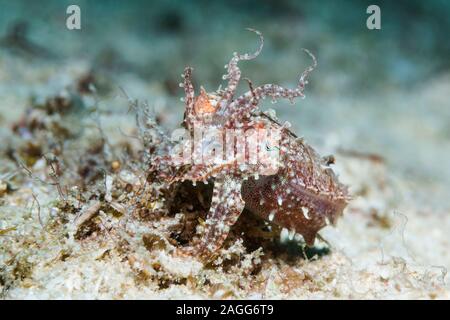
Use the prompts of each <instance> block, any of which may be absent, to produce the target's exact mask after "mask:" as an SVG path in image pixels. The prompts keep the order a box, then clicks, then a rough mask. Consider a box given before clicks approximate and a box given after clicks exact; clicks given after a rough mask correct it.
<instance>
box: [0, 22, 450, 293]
mask: <svg viewBox="0 0 450 320" xmlns="http://www.w3.org/2000/svg"><path fill="white" fill-rule="evenodd" d="M0 22H1V21H0ZM2 27H3V25H2ZM119 29H120V28H119ZM218 29H219V30H221V31H223V32H224V35H223V37H224V38H225V37H228V36H230V34H232V32H231V31H230V33H226V30H225V29H224V30H222V29H221V28H220V27H218ZM267 29H269V30H272V31H269V30H267V32H265V31H266V30H264V29H263V28H262V30H261V31H263V32H264V33H265V35H266V48H265V49H264V50H266V51H263V54H262V55H261V57H259V58H258V59H259V60H255V61H253V62H245V63H243V68H242V70H243V73H244V76H246V75H248V76H249V77H250V78H252V80H253V81H254V82H255V83H258V84H259V83H265V82H267V83H270V82H272V81H273V82H274V83H281V84H283V85H285V86H293V85H294V83H295V81H296V79H297V77H298V73H299V72H298V71H297V69H298V70H302V69H304V68H305V67H306V65H307V64H308V63H309V60H308V57H307V56H303V55H302V54H300V53H299V50H298V48H297V47H296V48H294V49H295V50H294V49H292V47H291V46H288V45H287V44H282V43H281V44H280V43H278V47H276V46H275V42H276V41H275V40H274V39H275V38H276V36H280V35H281V34H283V35H284V34H288V35H289V36H292V37H293V38H294V37H295V39H302V41H303V39H304V42H305V45H312V46H314V48H312V49H314V50H313V51H314V52H315V53H316V55H317V56H318V59H319V68H318V70H317V72H315V73H314V74H313V75H312V76H311V79H310V82H311V83H310V86H309V87H308V88H307V90H306V96H307V97H306V99H304V100H299V101H297V103H296V104H295V105H294V106H291V105H290V104H289V103H286V102H282V101H280V102H279V103H278V104H276V105H272V104H270V102H268V103H267V104H265V105H264V108H265V109H267V108H273V109H276V111H277V115H278V117H279V118H280V119H281V120H289V121H290V122H291V124H292V130H293V131H294V132H296V133H297V134H298V135H299V136H304V137H305V139H306V141H308V142H309V143H310V144H311V145H312V146H313V147H314V148H315V149H316V150H317V151H319V153H320V154H322V155H327V154H334V155H335V156H336V164H335V165H334V170H335V171H336V172H337V173H338V174H339V177H340V180H341V181H342V182H343V183H345V184H347V185H349V186H350V191H351V193H352V195H353V196H354V199H353V200H352V201H351V202H350V203H349V205H348V207H347V208H346V210H345V211H344V215H343V217H342V218H341V219H340V220H339V222H338V224H337V226H335V227H331V226H330V227H326V228H325V229H323V230H322V231H321V232H320V234H321V236H322V237H323V238H324V239H326V241H327V242H328V244H325V243H324V242H322V241H319V240H318V241H317V242H316V246H317V248H318V249H320V248H322V247H329V248H330V251H329V253H328V254H324V255H317V256H315V257H312V258H311V259H309V260H307V259H304V258H303V256H302V254H301V250H300V249H299V248H297V251H295V250H294V252H293V251H292V250H290V251H289V253H284V254H281V255H275V254H273V252H269V251H265V250H264V249H256V250H254V251H250V252H249V251H247V249H246V248H245V247H244V245H243V242H242V239H240V238H239V236H235V237H234V238H233V239H231V240H230V242H229V243H228V247H227V248H226V249H224V250H223V251H221V254H220V257H219V258H218V259H222V260H221V261H218V262H217V267H214V266H212V267H211V266H206V267H205V266H203V265H202V264H201V263H200V262H199V261H197V260H195V259H194V258H192V259H184V258H173V257H172V255H171V254H170V253H171V249H173V245H172V244H171V243H168V242H167V239H166V238H167V230H168V229H169V228H170V226H171V225H172V224H176V223H178V222H179V221H180V220H182V214H181V213H180V214H178V215H176V216H175V217H171V218H167V219H165V218H163V219H161V220H160V221H158V220H157V221H153V222H151V223H141V222H139V221H137V220H132V219H128V220H127V221H126V222H124V217H117V216H114V215H111V214H110V213H109V212H103V211H102V210H100V211H99V213H98V217H97V218H96V219H97V220H96V221H100V222H99V224H101V225H102V226H105V227H104V230H103V232H100V233H99V234H98V235H97V236H96V235H95V234H94V235H93V236H91V237H89V238H86V239H83V240H77V239H76V238H75V237H74V229H73V225H74V223H75V216H74V215H73V214H67V221H66V222H65V224H64V225H62V226H58V228H59V229H51V228H44V227H43V226H50V225H51V224H52V221H53V220H54V219H55V218H56V217H57V216H61V215H64V214H65V213H64V212H61V209H60V208H59V207H58V201H59V195H58V192H57V190H56V189H55V187H54V186H51V185H48V184H43V183H41V182H39V181H37V179H35V178H36V177H39V178H41V179H48V175H46V174H45V172H47V169H48V168H46V165H45V161H43V160H38V161H37V162H36V163H34V165H33V166H32V167H31V168H30V170H31V171H32V172H33V175H34V178H30V177H29V176H28V175H27V174H26V172H24V171H23V170H21V169H20V168H18V167H17V166H16V164H15V163H14V162H13V161H11V159H10V158H8V150H9V149H10V148H11V147H12V148H14V146H16V145H19V144H21V143H23V140H21V139H22V138H20V137H19V136H17V135H15V134H13V132H12V130H11V127H12V124H13V123H15V122H17V121H18V120H19V119H20V118H21V117H22V116H23V114H24V112H25V110H26V109H27V107H29V106H30V100H31V97H36V98H37V99H38V100H39V99H41V100H45V98H46V97H50V96H54V95H56V94H59V93H61V92H64V90H72V89H73V86H74V83H76V82H77V80H78V79H79V78H80V77H82V76H83V75H85V74H86V73H87V72H89V70H90V69H91V67H97V66H96V65H95V62H93V61H92V59H85V58H84V57H81V58H79V59H72V58H71V59H68V60H65V61H64V62H62V61H61V60H59V61H52V60H35V59H29V58H27V57H23V56H19V55H14V54H10V53H6V51H3V50H2V51H1V54H0V298H1V299H196V298H201V299H209V298H214V299H236V298H238V299H242V298H248V299H449V298H450V284H449V279H448V275H447V269H448V268H449V267H450V236H449V235H450V203H449V201H448V199H449V195H450V193H449V191H450V190H449V186H450V166H449V165H448V159H449V158H450V104H449V100H448V95H449V92H450V73H448V71H445V72H440V73H436V74H435V75H428V76H427V78H426V81H423V82H421V83H417V82H414V85H412V86H411V87H408V86H401V85H396V84H395V81H392V82H391V81H385V80H386V79H384V78H377V77H376V76H375V75H374V76H373V84H372V83H370V82H369V84H367V83H365V90H362V89H361V88H359V87H357V84H356V83H355V81H352V80H351V79H352V76H353V74H343V73H342V72H340V71H339V68H338V67H335V68H334V69H333V67H332V65H333V63H335V64H336V61H334V62H332V60H333V59H335V58H336V56H338V54H336V56H334V55H333V52H334V51H335V47H333V46H334V45H335V43H334V42H332V41H328V40H327V38H326V37H325V38H320V39H316V38H314V36H312V35H308V33H307V32H306V31H303V29H302V28H300V29H298V30H301V31H299V34H297V33H296V32H297V31H292V30H293V29H291V28H290V27H289V23H286V24H282V25H281V26H280V27H279V29H275V28H274V29H270V28H267ZM37 30H38V31H36V32H35V33H34V38H35V39H39V36H42V37H45V35H44V34H40V33H39V32H44V31H42V30H45V28H44V29H37ZM39 30H40V31H39ZM120 30H121V29H120ZM120 30H118V31H117V32H118V33H117V34H116V33H114V34H113V33H111V34H109V36H108V37H109V38H107V40H108V41H111V43H113V42H114V40H115V38H116V37H117V38H120V37H122V38H123V39H126V40H123V41H119V42H117V43H116V44H115V45H116V49H118V50H119V51H121V50H122V51H121V52H125V53H124V56H127V54H126V52H127V50H128V51H129V52H134V53H140V54H141V55H139V54H135V55H134V56H132V58H131V57H130V55H128V59H125V60H126V61H125V62H124V61H122V62H123V65H122V66H121V69H120V70H119V71H118V72H117V73H115V72H109V70H107V71H105V70H100V71H99V73H98V78H100V79H101V81H103V82H105V83H107V84H108V86H109V87H110V91H108V92H107V93H106V94H104V95H100V97H99V103H98V109H99V113H100V123H101V128H102V130H103V133H104V135H105V136H106V137H107V139H108V140H109V143H110V144H111V146H113V147H117V148H120V146H121V145H124V144H125V143H128V144H131V145H133V148H134V150H135V151H136V150H138V149H139V147H140V146H139V144H137V143H136V142H135V139H134V138H133V136H135V135H137V130H136V124H135V119H134V114H133V113H132V112H128V111H129V110H128V109H129V108H128V104H127V101H126V99H124V95H123V92H122V90H121V89H119V87H120V88H122V89H123V90H124V91H125V92H126V93H127V94H128V95H129V96H130V97H131V98H133V99H134V98H136V99H140V100H147V101H148V102H149V104H150V105H151V106H152V107H153V108H154V109H155V113H156V114H157V115H158V116H159V118H160V120H161V122H162V124H163V126H165V127H166V128H174V127H176V125H177V124H179V123H180V121H181V119H182V116H183V104H182V102H180V101H179V98H180V97H181V95H182V90H181V89H180V88H178V89H177V91H176V93H175V94H172V95H171V94H169V93H168V92H167V90H166V87H165V85H164V81H165V80H166V79H167V78H169V76H170V77H172V76H173V75H176V77H178V74H179V73H181V72H182V70H183V67H184V65H183V64H182V61H184V60H183V59H184V58H185V56H183V54H182V53H184V51H183V50H184V49H185V47H187V44H188V42H187V41H178V42H176V41H174V39H170V37H169V36H168V37H167V38H164V39H165V40H161V39H159V41H160V42H158V44H160V45H158V46H154V47H152V48H154V49H153V51H150V52H146V50H148V47H146V45H148V44H143V43H142V42H141V41H140V40H139V39H138V38H137V37H134V36H129V34H128V33H127V32H128V31H127V30H125V29H124V30H123V31H120ZM233 30H234V29H233ZM295 30H297V29H295ZM120 32H123V34H120ZM277 32H278V33H279V34H277ZM44 33H45V32H44ZM87 36H88V37H93V38H95V37H94V36H93V35H87ZM69 38H70V36H69ZM75 38H76V37H75ZM149 38H150V39H149V40H147V41H149V42H151V41H153V40H154V39H153V38H152V37H151V36H149ZM230 39H239V40H236V43H234V41H232V40H230V41H229V42H221V41H220V39H218V38H214V37H212V36H211V37H208V36H205V35H203V37H198V38H197V39H196V41H197V42H195V43H194V45H196V46H197V47H198V48H196V51H195V52H199V51H203V50H204V51H205V53H204V55H205V56H204V57H207V58H203V56H195V57H194V58H192V57H191V60H192V61H194V62H193V63H194V67H195V71H194V78H195V81H196V84H201V83H202V79H205V80H204V81H205V83H207V84H208V85H206V88H207V90H214V89H216V87H215V86H216V85H217V84H218V83H219V82H220V79H221V76H222V74H221V72H223V71H222V70H223V69H221V65H222V64H225V63H226V59H228V57H229V56H230V55H231V53H232V52H233V51H236V50H239V49H240V46H242V45H244V46H245V45H246V47H245V48H246V49H247V48H249V47H251V48H253V47H255V46H256V44H254V43H253V42H250V41H252V40H254V37H253V35H248V34H246V33H245V32H243V33H242V35H239V36H236V37H235V38H232V37H231V36H230ZM249 39H251V40H249ZM75 40H76V39H75ZM91 40H92V39H91ZM50 41H55V40H54V39H53V40H50ZM255 41H256V40H255ZM204 42H205V43H208V45H204V44H203V43H204ZM71 43H72V45H73V47H70V46H69V47H68V48H66V50H68V51H70V50H75V51H76V50H79V49H80V48H78V46H82V45H83V43H81V44H80V42H79V41H78V42H77V41H73V42H71ZM215 43H220V46H215V45H214V44H215ZM250 43H251V45H250ZM53 44H54V42H53ZM237 44H238V45H237ZM295 45H297V43H296V44H295ZM236 46H237V47H238V48H236ZM292 46H293V45H292ZM301 46H303V45H299V46H298V47H301ZM96 49H98V48H95V41H93V42H92V47H89V49H88V51H90V52H94V51H95V50H96ZM284 49H286V50H287V49H289V51H288V52H287V53H283V50H284ZM354 49H355V48H354V47H352V48H350V47H349V48H348V49H347V46H346V45H342V47H340V48H339V50H341V51H340V54H342V51H343V52H344V53H345V51H346V50H349V51H351V50H354ZM336 50H337V49H336ZM186 51H187V52H189V49H186ZM265 52H267V53H265ZM146 54H147V55H148V56H147V55H146ZM358 54H359V55H360V57H359V58H361V60H362V62H361V63H355V64H354V70H355V72H358V73H359V74H358V77H360V78H361V77H365V75H364V74H365V72H366V71H365V70H366V68H368V64H370V63H371V61H367V60H364V57H365V56H364V51H363V50H362V51H361V52H359V53H356V55H358ZM390 54H392V55H394V56H395V54H397V53H396V52H395V50H393V52H392V53H386V55H390ZM344 55H345V54H344ZM75 56H76V55H75ZM149 56H152V57H158V60H151V59H149V61H156V62H155V63H153V64H151V63H148V64H145V63H143V61H146V59H147V58H149ZM395 59H397V60H395ZM394 60H395V61H396V62H398V63H399V64H400V61H402V62H403V67H405V65H406V67H405V70H408V63H410V61H409V62H408V61H406V62H405V61H403V60H402V59H400V58H398V57H394ZM430 60H432V59H430ZM158 61H159V62H158ZM293 61H294V62H293ZM338 61H339V60H338ZM128 62H130V63H129V64H128ZM158 63H162V64H166V65H165V66H161V68H160V69H158ZM347 63H349V62H348V61H347ZM430 64H432V61H430ZM167 65H169V66H170V67H169V68H168V67H167ZM394 65H396V66H397V64H394ZM137 66H138V67H137ZM139 66H140V67H139ZM143 66H145V67H143ZM218 66H220V68H219V67H218ZM330 66H331V67H330ZM164 68H166V69H164ZM399 68H400V69H401V67H399ZM418 68H419V67H418ZM136 69H139V71H142V70H149V71H154V73H151V76H150V77H149V78H150V79H146V80H144V79H143V78H145V75H144V76H143V75H142V74H139V72H136ZM419 69H420V68H419ZM424 69H426V66H425V67H424ZM163 70H166V71H167V70H169V71H170V74H165V73H163ZM255 70H256V71H255ZM371 70H373V69H371ZM255 74H256V75H259V76H260V78H258V77H256V78H255ZM362 75H363V76H362ZM366 76H367V77H368V78H370V77H372V75H371V74H370V73H369V74H367V75H366ZM355 78H357V77H356V76H355ZM360 78H358V79H360ZM380 79H381V80H380ZM175 81H176V82H178V81H179V78H176V80H175ZM210 83H214V86H213V85H210ZM372 85H373V89H371V88H372ZM367 86H368V87H369V89H370V90H367ZM360 89H361V91H359V90H360ZM240 90H241V91H243V90H244V88H241V89H240ZM83 99H84V100H85V104H86V105H88V106H90V105H92V104H94V102H95V101H94V98H93V97H92V96H85V97H83ZM61 121H63V122H64V123H65V125H66V126H74V127H75V126H77V125H80V124H81V126H82V127H83V128H84V131H83V134H82V135H81V136H80V137H79V138H77V139H76V140H74V141H71V142H69V143H68V145H67V148H66V153H65V154H64V157H65V158H66V159H69V160H71V161H72V163H76V162H77V160H78V159H79V157H81V156H82V154H80V152H84V151H83V150H86V149H87V147H88V146H89V145H90V144H91V143H92V141H94V140H95V139H98V137H99V130H98V127H97V125H98V122H96V120H95V119H94V117H93V116H87V117H85V118H83V119H81V116H80V119H76V120H74V119H61ZM119 129H120V130H119ZM168 130H169V129H168ZM133 141H134V142H133ZM80 150H81V151H80ZM11 173H15V175H11ZM110 178H111V179H112V183H113V184H116V183H117V182H118V181H119V180H120V179H121V180H125V181H128V182H129V183H137V182H136V181H137V179H136V177H135V176H133V174H132V173H131V172H129V171H127V170H126V169H125V166H124V168H123V169H121V170H119V171H118V172H117V173H115V174H111V176H110ZM6 182H8V183H9V184H10V187H11V190H9V191H6V192H3V191H2V190H4V189H2V188H4V186H6V184H5V183H6ZM65 183H70V182H67V181H65ZM68 187H69V188H70V187H72V186H70V185H69V186H68ZM5 188H6V187H5ZM33 196H36V198H37V199H38V202H39V204H40V210H39V208H38V206H37V204H36V201H34V198H33ZM114 197H117V198H116V200H117V199H121V195H120V194H119V195H114ZM88 205H89V203H86V204H85V206H88ZM157 205H158V204H155V206H157ZM39 216H40V219H41V221H39ZM124 224H126V231H124V229H123V225H124ZM61 230H63V231H64V232H62V231H61ZM105 230H107V231H105ZM149 234H150V235H152V236H156V237H160V238H161V239H162V240H161V243H163V244H161V243H160V244H161V245H156V246H153V247H152V248H151V249H149V248H148V246H146V245H145V244H144V241H143V237H145V236H147V235H149ZM124 241H126V242H127V245H126V246H123V243H124ZM291 245H292V244H291ZM319 251H320V250H319ZM227 259H228V260H229V261H232V262H230V264H229V265H227V264H226V263H223V261H227ZM224 265H227V267H223V266H224Z"/></svg>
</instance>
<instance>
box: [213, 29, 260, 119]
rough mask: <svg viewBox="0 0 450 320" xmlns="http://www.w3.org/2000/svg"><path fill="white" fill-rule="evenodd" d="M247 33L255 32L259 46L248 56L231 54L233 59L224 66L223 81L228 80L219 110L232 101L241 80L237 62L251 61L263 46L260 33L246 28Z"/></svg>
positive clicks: (246, 54) (247, 54)
mask: <svg viewBox="0 0 450 320" xmlns="http://www.w3.org/2000/svg"><path fill="white" fill-rule="evenodd" d="M247 30H248V31H252V32H255V33H256V34H257V35H258V36H259V38H260V45H259V48H258V50H256V51H255V52H254V53H252V54H249V53H245V54H238V53H237V52H235V53H234V54H233V58H231V60H230V62H229V63H228V64H227V65H225V67H226V68H227V74H226V75H224V76H223V79H224V80H225V79H228V85H227V87H226V88H225V89H224V90H223V91H222V99H221V101H220V104H219V107H220V109H221V110H224V109H225V108H226V107H227V105H228V104H230V102H231V101H232V99H233V96H234V92H235V91H236V88H237V86H238V84H239V80H240V78H241V70H240V69H239V67H238V62H239V61H241V60H252V59H255V58H256V57H257V56H258V55H259V54H260V53H261V50H262V48H263V46H264V37H263V36H262V34H261V32H259V31H258V30H255V29H251V28H247Z"/></svg>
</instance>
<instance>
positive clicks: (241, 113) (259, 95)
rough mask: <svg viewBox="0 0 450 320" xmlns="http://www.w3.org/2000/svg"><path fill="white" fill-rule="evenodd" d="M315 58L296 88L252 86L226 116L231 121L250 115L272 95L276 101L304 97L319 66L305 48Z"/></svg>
mask: <svg viewBox="0 0 450 320" xmlns="http://www.w3.org/2000/svg"><path fill="white" fill-rule="evenodd" d="M303 51H305V52H306V53H307V54H308V55H309V56H310V57H311V58H312V60H313V64H312V65H311V66H309V67H308V68H306V69H305V71H303V72H302V74H301V76H300V78H299V82H298V85H297V87H296V88H294V89H287V88H283V87H281V86H279V85H276V84H265V85H262V86H259V87H257V88H251V89H250V91H248V92H246V93H244V94H243V95H241V96H240V97H238V98H236V99H235V100H234V101H233V102H232V103H231V104H230V105H229V107H228V108H227V110H226V116H227V117H229V119H230V120H231V121H234V120H239V119H242V118H243V117H248V116H249V115H250V113H251V112H253V111H254V110H255V109H256V108H257V106H258V104H259V102H260V100H261V99H264V98H266V97H271V98H272V101H273V102H276V100H277V99H278V98H287V99H289V100H290V101H291V103H293V102H294V99H295V98H297V97H302V98H303V97H304V96H305V95H304V93H303V91H304V89H305V86H306V84H307V83H308V81H307V78H308V75H309V74H310V73H311V72H312V71H313V70H314V69H315V68H316V67H317V59H316V57H315V56H314V55H313V54H312V53H311V52H310V51H309V50H307V49H303Z"/></svg>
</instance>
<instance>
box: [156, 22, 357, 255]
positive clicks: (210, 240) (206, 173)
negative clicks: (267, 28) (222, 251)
mask: <svg viewBox="0 0 450 320" xmlns="http://www.w3.org/2000/svg"><path fill="white" fill-rule="evenodd" d="M251 31H254V32H256V33H257V34H258V35H259V36H260V39H261V45H260V47H259V49H258V50H257V51H256V52H255V53H253V54H244V55H239V54H235V55H234V56H233V58H232V59H231V61H230V62H229V63H228V65H226V69H227V74H226V75H225V76H224V79H228V85H227V87H226V88H225V89H224V90H218V91H217V92H214V93H211V94H208V93H207V92H206V91H205V90H204V89H202V90H201V91H200V95H199V96H196V95H195V92H194V87H193V85H192V80H191V77H192V69H191V68H186V69H185V72H184V74H183V78H184V82H183V83H182V84H181V86H182V87H184V90H185V99H184V101H185V105H186V109H185V113H184V121H183V126H184V127H185V128H186V129H187V130H189V131H191V130H193V128H195V127H197V126H203V127H205V126H206V127H212V128H218V129H219V130H222V129H224V128H228V129H236V128H238V129H239V128H240V129H242V128H244V130H245V129H252V128H261V127H263V128H267V129H269V130H279V131H280V132H281V140H280V144H279V157H280V158H279V160H280V161H279V163H280V166H279V168H278V171H277V172H276V173H274V174H271V175H268V176H265V175H263V174H261V171H263V170H261V165H260V164H258V163H257V164H254V165H249V166H246V167H244V168H242V167H241V166H239V165H237V164H236V163H235V162H234V161H230V162H225V163H221V164H220V165H214V164H195V163H192V164H190V165H184V166H177V165H174V164H172V163H171V162H170V156H168V155H167V152H164V153H163V154H162V155H161V156H160V157H158V158H155V159H154V160H153V166H154V167H156V170H157V171H158V175H159V178H160V179H161V180H166V181H169V182H168V184H169V185H170V184H172V183H175V182H181V181H185V180H188V181H192V182H193V183H195V182H204V183H207V182H208V181H211V180H213V181H214V189H213V196H212V201H211V207H210V210H209V213H208V215H207V219H206V221H205V223H204V224H203V225H202V226H200V228H199V229H198V236H197V237H196V239H195V240H194V241H193V242H192V244H191V246H189V247H187V248H183V249H180V250H178V251H177V254H180V255H195V256H199V257H208V256H211V255H212V254H214V253H215V252H216V251H217V250H218V249H219V248H220V247H221V246H222V245H223V242H224V241H225V239H226V238H227V236H228V233H229V231H230V228H231V227H232V226H233V225H234V224H235V223H236V221H237V219H238V218H239V216H240V214H241V213H242V211H243V210H244V208H245V207H246V208H247V209H249V210H250V211H252V212H253V213H255V214H257V215H259V216H261V217H262V218H264V219H266V220H268V221H270V222H273V223H275V224H277V225H279V226H282V227H285V228H288V229H289V230H290V231H291V234H293V233H299V234H301V235H303V237H304V239H305V241H306V243H307V244H308V245H313V243H314V239H315V237H316V234H317V232H318V231H319V230H320V229H321V228H323V227H324V226H326V225H328V224H334V223H335V222H336V220H337V218H338V217H339V216H340V215H341V214H342V211H343V210H344V208H345V206H346V204H347V201H348V200H349V196H348V192H347V188H346V187H345V186H344V185H342V184H341V183H339V181H338V179H337V177H336V176H335V175H334V173H333V171H332V169H331V168H330V165H331V164H332V162H333V161H330V158H321V157H320V156H319V155H318V154H317V153H316V152H315V151H314V150H313V149H312V148H311V147H310V146H309V145H307V144H306V143H305V142H304V140H303V139H299V138H297V137H296V136H295V135H294V134H293V133H292V132H291V131H290V130H289V129H288V126H287V125H280V124H279V123H278V122H276V120H274V119H272V118H271V117H269V116H268V115H266V114H263V113H261V112H259V111H258V104H259V103H260V101H261V100H262V99H264V98H266V97H269V98H271V99H272V100H273V101H276V100H277V99H280V98H286V99H289V100H290V101H291V102H293V100H294V99H295V98H297V97H304V94H303V90H304V88H305V85H306V83H307V81H306V78H307V76H308V74H309V73H310V72H311V71H312V70H313V69H314V67H315V66H316V60H315V57H314V56H313V55H312V54H311V53H309V51H307V50H305V51H306V52H307V53H308V54H309V55H310V56H311V57H312V58H313V60H314V65H313V66H311V67H309V68H307V69H306V70H305V71H304V72H303V73H302V74H301V76H300V79H299V82H298V86H297V87H295V88H294V89H286V88H283V87H281V86H279V85H275V84H266V85H261V86H258V87H256V88H254V87H253V85H252V83H251V82H250V81H249V80H247V81H248V83H249V85H250V91H248V92H246V93H245V94H243V95H241V96H239V97H237V98H234V93H235V90H236V88H237V85H238V83H239V80H240V76H241V72H240V70H239V68H238V62H239V61H241V60H251V59H254V58H255V57H256V56H258V54H259V53H260V52H261V49H262V45H263V38H262V35H261V33H259V32H258V31H255V30H251ZM206 142H208V141H206ZM169 154H170V151H169ZM265 172H266V171H265Z"/></svg>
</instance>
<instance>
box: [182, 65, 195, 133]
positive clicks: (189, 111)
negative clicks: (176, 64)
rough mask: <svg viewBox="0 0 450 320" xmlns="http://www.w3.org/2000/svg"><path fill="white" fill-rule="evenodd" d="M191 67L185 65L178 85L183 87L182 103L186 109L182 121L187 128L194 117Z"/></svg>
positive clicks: (190, 125)
mask: <svg viewBox="0 0 450 320" xmlns="http://www.w3.org/2000/svg"><path fill="white" fill-rule="evenodd" d="M192 70H193V69H192V68H191V67H186V68H185V69H184V72H183V74H182V75H181V77H182V78H183V79H184V81H183V82H182V83H180V86H181V87H183V88H184V99H183V100H184V103H185V105H186V110H185V112H184V119H183V122H184V124H185V126H186V127H187V128H190V127H192V123H193V121H194V118H195V114H194V103H195V91H194V85H193V84H192Z"/></svg>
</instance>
